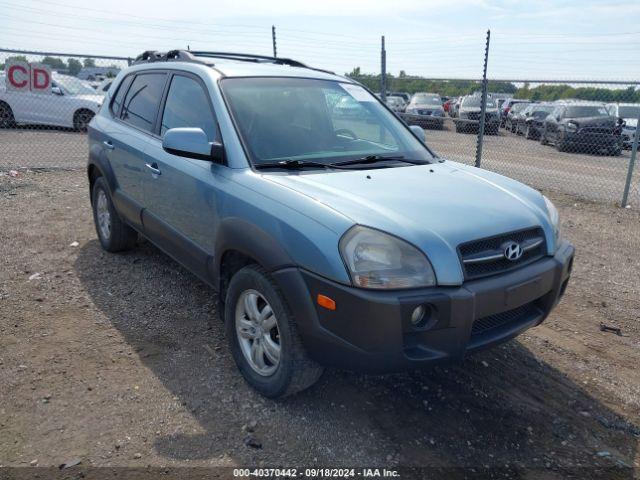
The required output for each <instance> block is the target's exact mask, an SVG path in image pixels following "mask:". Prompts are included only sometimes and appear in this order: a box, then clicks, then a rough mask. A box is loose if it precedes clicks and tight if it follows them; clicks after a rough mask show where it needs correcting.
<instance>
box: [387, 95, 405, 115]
mask: <svg viewBox="0 0 640 480" xmlns="http://www.w3.org/2000/svg"><path fill="white" fill-rule="evenodd" d="M387 106H388V107H389V108H390V109H391V110H393V111H394V112H404V109H405V103H404V100H403V99H402V97H396V96H394V95H389V96H387Z"/></svg>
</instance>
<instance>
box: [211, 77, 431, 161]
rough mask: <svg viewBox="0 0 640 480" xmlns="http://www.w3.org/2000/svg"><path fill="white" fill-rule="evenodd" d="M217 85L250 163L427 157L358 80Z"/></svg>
mask: <svg viewBox="0 0 640 480" xmlns="http://www.w3.org/2000/svg"><path fill="white" fill-rule="evenodd" d="M221 88H222V91H223V94H224V96H225V99H226V100H227V103H228V105H229V109H230V110H231V114H232V116H233V119H234V121H235V124H236V126H237V129H238V133H239V134H240V136H241V138H242V140H243V143H244V145H245V148H246V150H247V153H248V155H249V156H250V157H251V160H252V162H253V164H254V165H259V164H261V163H270V162H274V161H281V160H300V161H303V162H304V161H312V162H321V163H324V164H328V163H333V162H338V161H343V160H345V161H346V160H355V159H359V158H362V157H366V156H369V155H383V156H390V155H393V156H402V157H404V158H406V159H410V160H422V161H425V160H426V161H430V160H432V159H433V156H432V155H431V154H430V152H429V150H428V149H427V148H426V147H425V146H424V144H422V143H421V142H420V141H419V140H418V139H417V138H416V137H415V136H413V135H412V134H411V132H410V131H409V130H408V129H407V128H406V126H405V125H404V124H403V123H402V122H401V121H400V120H398V119H397V118H396V117H395V116H394V115H393V114H392V113H391V112H389V111H388V110H387V109H386V108H385V107H384V106H383V105H382V104H381V103H380V102H379V101H378V99H376V98H375V97H374V96H373V95H371V94H370V93H369V92H367V91H366V90H365V89H364V88H362V87H361V86H359V85H354V84H349V83H342V82H337V81H330V80H316V79H306V78H265V77H262V78H225V79H224V80H222V82H221Z"/></svg>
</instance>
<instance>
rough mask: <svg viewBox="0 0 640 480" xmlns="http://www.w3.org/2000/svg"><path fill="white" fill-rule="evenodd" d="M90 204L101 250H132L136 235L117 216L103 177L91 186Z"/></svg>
mask: <svg viewBox="0 0 640 480" xmlns="http://www.w3.org/2000/svg"><path fill="white" fill-rule="evenodd" d="M91 203H92V207H93V221H94V223H95V226H96V233H97V234H98V240H100V244H101V245H102V248H104V249H105V250H106V251H107V252H121V251H123V250H129V249H131V248H133V247H134V246H135V244H136V240H137V239H138V233H137V232H136V231H135V230H134V229H133V228H131V227H130V226H129V225H127V224H126V223H124V222H123V221H122V220H121V219H120V217H119V216H118V214H117V212H116V210H115V208H114V206H113V202H112V201H111V195H110V194H109V188H108V185H107V182H106V181H105V180H104V178H103V177H98V178H97V179H96V181H95V183H94V184H93V189H92V193H91Z"/></svg>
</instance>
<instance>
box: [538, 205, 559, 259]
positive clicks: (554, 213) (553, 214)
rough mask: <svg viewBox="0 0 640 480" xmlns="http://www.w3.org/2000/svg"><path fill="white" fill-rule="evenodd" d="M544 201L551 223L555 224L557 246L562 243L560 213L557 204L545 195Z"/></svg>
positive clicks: (554, 231)
mask: <svg viewBox="0 0 640 480" xmlns="http://www.w3.org/2000/svg"><path fill="white" fill-rule="evenodd" d="M542 198H544V203H545V205H546V206H547V212H548V213H549V221H550V222H551V225H553V233H554V234H555V240H556V247H557V246H558V244H559V243H560V215H559V214H558V209H557V208H556V207H555V205H554V204H553V203H552V202H551V200H549V199H548V198H547V197H545V196H544V195H543V196H542Z"/></svg>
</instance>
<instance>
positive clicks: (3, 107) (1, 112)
mask: <svg viewBox="0 0 640 480" xmlns="http://www.w3.org/2000/svg"><path fill="white" fill-rule="evenodd" d="M15 126H16V119H15V118H14V116H13V110H11V107H10V106H9V105H7V104H6V103H4V102H0V128H13V127H15Z"/></svg>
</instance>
